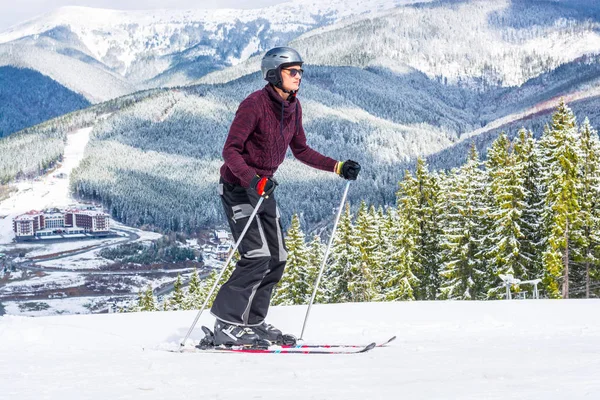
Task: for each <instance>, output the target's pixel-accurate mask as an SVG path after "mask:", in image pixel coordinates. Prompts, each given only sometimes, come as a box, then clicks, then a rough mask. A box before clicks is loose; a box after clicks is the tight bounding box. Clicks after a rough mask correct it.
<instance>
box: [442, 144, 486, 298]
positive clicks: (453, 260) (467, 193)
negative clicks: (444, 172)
mask: <svg viewBox="0 0 600 400" xmlns="http://www.w3.org/2000/svg"><path fill="white" fill-rule="evenodd" d="M479 166H480V161H479V155H478V153H477V150H476V148H475V145H472V146H471V149H470V151H469V156H468V159H467V163H466V164H465V165H463V166H462V167H461V168H460V169H459V170H454V171H453V172H452V173H451V174H450V175H449V176H448V179H449V181H448V182H447V183H446V184H445V187H446V190H447V191H448V192H447V193H446V206H445V208H444V219H445V221H444V225H445V227H446V229H445V232H444V243H443V248H444V255H443V257H444V263H443V266H442V271H441V272H440V275H441V277H442V282H441V285H440V292H439V294H438V297H439V298H441V299H463V300H471V299H483V298H486V291H485V278H486V271H485V260H484V259H483V258H482V256H481V254H482V251H481V243H482V241H483V236H484V229H485V227H484V226H482V225H483V219H484V215H485V212H486V208H485V204H484V183H485V174H484V172H483V171H482V170H481V169H480V168H479Z"/></svg>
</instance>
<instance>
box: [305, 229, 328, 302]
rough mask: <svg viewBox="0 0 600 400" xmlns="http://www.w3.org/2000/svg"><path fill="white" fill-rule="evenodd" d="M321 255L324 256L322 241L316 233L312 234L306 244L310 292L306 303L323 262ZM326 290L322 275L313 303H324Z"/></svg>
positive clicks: (308, 299)
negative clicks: (311, 237) (307, 244)
mask: <svg viewBox="0 0 600 400" xmlns="http://www.w3.org/2000/svg"><path fill="white" fill-rule="evenodd" d="M323 257H325V247H324V245H323V243H321V238H320V237H319V236H318V235H315V236H313V239H312V240H311V242H310V245H309V246H308V268H307V272H308V282H309V283H310V285H311V286H310V292H309V295H308V297H307V299H306V300H307V303H308V302H309V301H310V296H312V292H313V291H314V290H315V287H314V285H315V284H316V282H317V277H318V275H319V269H320V268H321V264H322V263H323ZM325 294H326V291H325V289H324V282H323V277H321V282H319V288H318V290H317V294H316V295H315V303H324V302H325V301H326V298H325Z"/></svg>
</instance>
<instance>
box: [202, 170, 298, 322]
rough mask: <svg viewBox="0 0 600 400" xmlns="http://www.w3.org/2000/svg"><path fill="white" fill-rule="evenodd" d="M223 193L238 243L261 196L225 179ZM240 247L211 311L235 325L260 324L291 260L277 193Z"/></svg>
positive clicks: (251, 226) (258, 217)
mask: <svg viewBox="0 0 600 400" xmlns="http://www.w3.org/2000/svg"><path fill="white" fill-rule="evenodd" d="M219 194H220V196H221V201H222V203H223V208H224V209H225V214H226V215H227V220H228V221H229V227H230V228H231V233H232V234H233V238H234V240H235V241H236V242H237V241H238V239H239V237H240V235H241V233H242V231H243V230H244V227H245V226H246V223H247V222H248V219H249V218H250V215H251V214H252V212H253V211H254V208H255V207H256V204H257V203H258V200H259V198H260V197H259V196H258V194H257V193H256V192H255V191H254V190H252V189H246V188H244V187H242V186H240V185H232V184H229V183H227V182H224V181H223V179H221V180H220V182H219ZM238 250H239V253H240V256H241V258H240V260H239V261H238V262H237V264H236V266H235V270H234V271H233V273H232V274H231V277H230V278H229V280H228V281H227V282H225V283H224V284H223V286H221V288H220V290H219V292H218V293H217V297H216V298H215V301H214V302H213V305H212V308H211V310H210V311H211V313H212V314H213V315H214V316H215V317H216V318H218V319H220V320H222V321H224V322H228V323H231V324H236V325H247V326H256V325H260V324H262V322H263V321H264V320H265V317H266V316H267V312H268V311H269V303H270V301H271V293H272V292H273V287H274V286H275V285H276V284H277V282H279V281H280V280H281V276H282V275H283V270H284V268H285V262H286V259H287V249H286V247H285V242H284V240H283V233H282V229H281V222H280V215H279V208H278V207H277V202H276V201H275V197H274V196H273V194H271V196H269V198H267V199H265V200H264V201H263V202H262V204H261V207H260V209H259V210H258V212H257V214H256V216H255V217H254V219H253V221H252V222H251V224H250V227H249V228H248V231H247V232H246V234H245V235H244V238H243V239H242V241H241V243H240V245H239V247H238Z"/></svg>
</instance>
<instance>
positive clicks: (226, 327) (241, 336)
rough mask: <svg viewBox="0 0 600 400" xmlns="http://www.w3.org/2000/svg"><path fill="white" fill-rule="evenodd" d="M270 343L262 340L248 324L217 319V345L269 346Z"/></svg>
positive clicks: (215, 337) (215, 338) (215, 342)
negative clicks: (230, 322)
mask: <svg viewBox="0 0 600 400" xmlns="http://www.w3.org/2000/svg"><path fill="white" fill-rule="evenodd" d="M269 344H270V343H269V342H266V341H264V340H261V338H260V336H259V335H257V334H256V332H254V330H253V329H252V328H250V327H248V326H242V325H233V324H228V323H227V322H223V321H221V320H218V319H217V320H216V321H215V332H214V345H215V346H221V345H224V346H244V347H256V348H267V347H269Z"/></svg>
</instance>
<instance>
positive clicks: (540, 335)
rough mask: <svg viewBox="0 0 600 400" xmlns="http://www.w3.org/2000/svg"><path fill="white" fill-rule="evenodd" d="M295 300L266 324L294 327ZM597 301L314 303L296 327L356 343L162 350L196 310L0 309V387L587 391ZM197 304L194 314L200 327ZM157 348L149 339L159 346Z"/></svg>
mask: <svg viewBox="0 0 600 400" xmlns="http://www.w3.org/2000/svg"><path fill="white" fill-rule="evenodd" d="M305 311H306V308H305V307H304V306H294V307H274V308H272V309H271V312H270V314H269V322H271V323H273V324H275V325H276V326H278V327H280V328H282V329H284V330H285V331H287V332H290V333H295V334H298V333H299V331H300V329H301V326H302V321H303V318H304V313H305ZM597 311H598V301H597V300H564V301H560V300H559V301H557V300H521V301H519V300H514V301H488V302H466V301H465V302H459V301H456V302H443V301H435V302H433V301H432V302H398V303H370V304H337V305H325V306H322V305H316V306H315V307H314V308H313V310H312V312H311V318H310V320H309V322H308V326H307V331H306V333H305V339H306V340H307V342H313V343H315V342H318V343H331V344H333V343H344V342H350V343H358V344H363V343H367V342H371V341H374V340H385V339H388V338H389V337H390V336H392V335H397V336H398V339H397V340H396V341H395V342H393V343H392V344H391V345H390V346H389V347H386V348H377V349H374V350H372V351H371V352H368V353H365V354H358V355H295V354H294V355H286V354H268V355H263V354H229V353H227V354H208V353H205V354H202V353H184V354H180V353H170V352H166V351H163V350H164V349H165V348H177V346H178V341H179V340H181V339H182V338H183V337H184V336H185V334H186V332H187V330H188V329H189V327H190V325H191V323H192V321H193V319H194V317H195V315H196V311H184V312H157V313H135V314H108V315H78V316H59V317H41V318H25V317H15V316H4V317H2V318H0V357H1V359H2V360H3V362H2V363H0V376H2V380H1V381H2V390H1V391H0V399H17V398H18V399H20V400H28V399H32V400H33V399H35V400H38V399H42V398H44V399H61V400H64V399H98V400H105V399H161V400H163V399H235V400H239V399H298V400H300V399H301V400H307V399H332V400H341V399H344V400H347V399H361V400H363V399H386V400H390V399H411V400H412V399H461V400H470V399H472V400H481V399H486V400H488V399H503V400H504V399H506V398H518V399H527V400H533V399H539V400H542V399H543V400H553V399H561V400H563V399H564V398H565V397H567V398H568V399H569V400H573V399H594V398H596V397H597V394H598V393H599V392H600V378H599V377H600V346H598V343H600V313H598V312H597ZM212 324H213V318H212V317H211V316H210V315H209V313H208V312H205V313H204V314H203V316H202V318H201V320H200V321H199V323H198V325H197V326H196V329H195V330H194V332H193V333H192V338H193V339H194V340H198V339H200V337H201V336H202V333H201V331H200V326H201V325H207V326H210V327H212ZM161 349H163V350H161Z"/></svg>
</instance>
